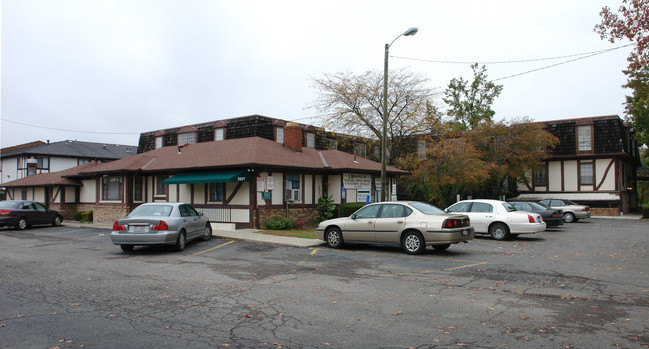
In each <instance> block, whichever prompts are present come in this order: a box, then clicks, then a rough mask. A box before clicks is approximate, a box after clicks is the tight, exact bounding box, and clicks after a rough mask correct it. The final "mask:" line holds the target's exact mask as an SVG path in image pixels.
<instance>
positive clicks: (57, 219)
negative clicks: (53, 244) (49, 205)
mask: <svg viewBox="0 0 649 349" xmlns="http://www.w3.org/2000/svg"><path fill="white" fill-rule="evenodd" d="M62 221H63V218H61V216H58V215H57V216H56V217H54V220H53V221H52V226H53V227H58V226H60V225H61V222H62Z"/></svg>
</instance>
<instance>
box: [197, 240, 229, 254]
mask: <svg viewBox="0 0 649 349" xmlns="http://www.w3.org/2000/svg"><path fill="white" fill-rule="evenodd" d="M234 241H235V240H231V241H228V242H226V243H224V244H220V245H218V246H216V247H212V248H210V249H207V250H205V251H201V252H196V253H194V254H193V255H192V256H198V255H199V254H201V253H205V252H209V251H212V250H216V249H217V248H220V247H223V246H225V245H229V244H231V243H233V242H234Z"/></svg>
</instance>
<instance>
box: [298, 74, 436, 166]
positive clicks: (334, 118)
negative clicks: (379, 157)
mask: <svg viewBox="0 0 649 349" xmlns="http://www.w3.org/2000/svg"><path fill="white" fill-rule="evenodd" d="M311 83H312V86H313V87H314V88H315V89H316V90H318V91H319V96H318V98H317V100H316V101H315V103H314V105H313V107H314V108H316V109H317V110H318V112H319V113H320V114H321V115H323V116H322V117H321V120H320V121H321V126H322V127H324V128H325V129H328V130H332V131H335V132H340V133H345V134H350V135H354V136H360V137H366V138H369V139H374V140H377V141H379V142H380V141H381V139H382V137H383V134H382V133H383V132H382V121H383V72H379V71H375V70H370V71H366V72H365V73H362V74H358V75H357V74H353V73H350V72H345V73H336V74H325V75H324V76H323V77H321V78H317V79H311ZM427 84H428V79H427V78H425V77H423V76H421V75H419V74H415V73H412V72H411V71H408V70H405V69H402V70H399V71H391V72H390V84H389V85H388V86H389V90H388V115H389V117H388V120H387V121H388V123H387V124H388V135H387V137H388V139H387V141H388V149H389V150H390V159H396V158H398V157H400V156H402V155H403V154H405V153H406V152H408V151H409V149H408V145H409V144H408V143H407V140H408V139H409V138H411V137H413V136H414V135H417V134H421V133H424V132H428V131H429V130H430V129H431V127H432V126H431V125H432V124H433V123H434V117H435V115H434V114H431V113H429V111H431V110H433V109H434V108H433V109H431V108H432V107H431V105H432V104H431V103H432V102H431V101H430V96H431V95H432V94H433V91H432V90H431V89H430V88H429V87H427Z"/></svg>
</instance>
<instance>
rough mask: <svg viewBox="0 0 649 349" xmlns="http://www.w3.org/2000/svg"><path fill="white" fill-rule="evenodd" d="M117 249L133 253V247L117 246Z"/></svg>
mask: <svg viewBox="0 0 649 349" xmlns="http://www.w3.org/2000/svg"><path fill="white" fill-rule="evenodd" d="M119 247H120V248H121V249H122V251H124V252H131V251H133V248H134V247H135V245H119Z"/></svg>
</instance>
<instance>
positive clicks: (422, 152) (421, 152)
mask: <svg viewBox="0 0 649 349" xmlns="http://www.w3.org/2000/svg"><path fill="white" fill-rule="evenodd" d="M417 157H419V159H421V160H423V159H425V158H426V141H417Z"/></svg>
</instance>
